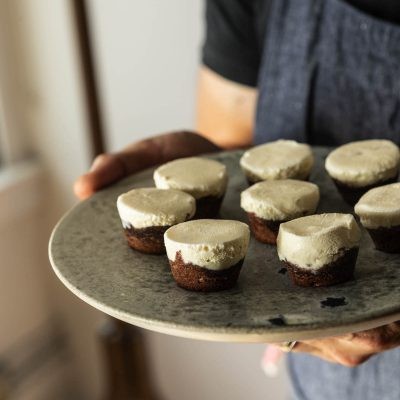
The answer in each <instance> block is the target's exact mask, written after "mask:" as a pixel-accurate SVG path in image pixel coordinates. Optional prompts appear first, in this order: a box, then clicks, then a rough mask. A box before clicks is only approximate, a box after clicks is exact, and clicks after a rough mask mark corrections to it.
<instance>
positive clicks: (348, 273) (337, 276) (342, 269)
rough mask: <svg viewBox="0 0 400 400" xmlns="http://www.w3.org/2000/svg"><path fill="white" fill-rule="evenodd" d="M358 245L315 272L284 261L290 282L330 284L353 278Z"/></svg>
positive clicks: (310, 284) (295, 283)
mask: <svg viewBox="0 0 400 400" xmlns="http://www.w3.org/2000/svg"><path fill="white" fill-rule="evenodd" d="M357 255H358V247H354V248H352V249H349V250H347V251H346V252H345V253H344V254H343V256H342V257H340V258H338V259H337V260H335V261H333V262H331V263H330V264H326V265H324V266H323V267H321V268H320V269H318V271H317V272H316V273H313V272H311V271H308V270H306V269H304V268H300V267H298V266H297V265H295V264H291V263H290V262H288V261H284V264H285V265H286V268H287V270H288V274H289V276H290V279H291V281H292V283H293V284H294V285H296V286H306V287H317V286H331V285H336V284H338V283H343V282H346V281H349V280H351V279H353V278H354V268H355V265H356V261H357Z"/></svg>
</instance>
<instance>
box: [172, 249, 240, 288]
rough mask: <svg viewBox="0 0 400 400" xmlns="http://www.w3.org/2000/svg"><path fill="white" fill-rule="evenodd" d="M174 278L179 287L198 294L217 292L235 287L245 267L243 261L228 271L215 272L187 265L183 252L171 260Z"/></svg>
mask: <svg viewBox="0 0 400 400" xmlns="http://www.w3.org/2000/svg"><path fill="white" fill-rule="evenodd" d="M169 264H170V266H171V272H172V276H173V277H174V279H175V282H176V283H177V285H178V286H180V287H181V288H183V289H186V290H192V291H196V292H216V291H220V290H226V289H231V288H232V287H233V286H235V284H236V282H237V280H238V278H239V273H240V270H241V268H242V265H243V259H242V260H240V261H239V262H238V263H236V264H235V265H233V266H232V267H229V268H227V269H223V270H218V271H213V270H209V269H207V268H203V267H199V266H198V265H194V264H191V263H185V262H184V261H183V259H182V255H181V252H180V251H179V252H177V253H176V255H175V260H174V261H172V260H169Z"/></svg>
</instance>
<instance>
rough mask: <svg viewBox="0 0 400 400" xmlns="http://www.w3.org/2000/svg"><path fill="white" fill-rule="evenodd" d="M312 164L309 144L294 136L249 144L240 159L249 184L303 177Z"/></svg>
mask: <svg viewBox="0 0 400 400" xmlns="http://www.w3.org/2000/svg"><path fill="white" fill-rule="evenodd" d="M313 165H314V156H313V153H312V151H311V147H310V146H309V145H307V144H304V143H298V142H296V141H294V140H277V141H275V142H270V143H266V144H262V145H260V146H256V147H253V148H252V149H250V150H247V151H246V152H245V153H244V154H243V156H242V157H241V159H240V166H241V167H242V170H243V172H244V174H245V175H246V178H247V181H248V182H249V184H253V183H256V182H259V181H266V180H268V181H271V180H277V179H290V178H292V179H300V180H307V179H308V178H309V176H310V173H311V169H312V167H313Z"/></svg>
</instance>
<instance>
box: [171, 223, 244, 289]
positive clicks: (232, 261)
mask: <svg viewBox="0 0 400 400" xmlns="http://www.w3.org/2000/svg"><path fill="white" fill-rule="evenodd" d="M249 239H250V232H249V228H248V226H247V225H246V224H244V223H242V222H239V221H231V220H212V219H199V220H194V221H189V222H184V223H182V224H178V225H175V226H173V227H172V228H170V229H168V230H167V231H166V232H165V234H164V241H165V247H166V249H167V256H168V259H169V263H170V266H171V272H172V276H173V277H174V279H175V281H176V283H177V284H178V286H180V287H182V288H184V289H187V290H193V291H203V292H212V291H219V290H224V289H230V288H232V287H233V286H234V285H235V283H236V281H237V280H238V277H239V273H240V270H241V267H242V264H243V260H244V257H245V255H246V252H247V248H248V245H249Z"/></svg>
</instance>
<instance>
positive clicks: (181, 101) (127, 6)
mask: <svg viewBox="0 0 400 400" xmlns="http://www.w3.org/2000/svg"><path fill="white" fill-rule="evenodd" d="M90 10H91V17H92V20H91V22H92V27H93V34H94V39H95V45H96V58H97V69H98V74H99V79H100V84H101V95H102V104H103V111H104V116H105V119H106V128H107V129H106V130H107V133H108V136H107V142H108V146H109V147H108V148H109V150H117V149H119V148H120V147H122V146H123V145H126V144H128V143H130V142H132V141H134V140H137V139H139V138H142V137H145V136H148V135H151V134H154V133H159V132H165V131H168V130H173V129H179V128H193V126H194V109H195V89H196V71H197V68H198V65H199V59H200V46H201V40H202V31H203V17H202V13H203V2H202V1H200V0H196V1H187V0H169V1H160V0H147V1H131V0H117V1H113V2H110V1H108V0H91V1H90ZM147 340H148V344H149V350H150V355H151V359H152V365H153V368H154V374H155V375H154V376H155V377H156V380H157V383H158V385H159V386H160V387H161V389H162V390H161V392H162V394H163V395H164V396H165V399H167V400H168V399H169V400H186V399H191V400H203V399H230V400H236V399H237V400H242V399H246V398H249V399H252V400H257V399H260V400H261V399H263V400H268V399H271V400H280V399H283V398H284V397H285V393H286V387H285V382H284V376H283V374H281V375H280V376H279V377H278V378H276V379H272V380H271V379H268V378H266V377H265V376H264V375H263V373H262V372H261V369H260V367H259V365H260V358H261V356H262V353H263V348H264V347H263V346H262V345H243V344H242V345H238V344H217V343H207V342H200V341H193V340H186V339H179V338H174V337H169V336H164V335H160V334H156V333H151V334H148V335H147Z"/></svg>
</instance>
